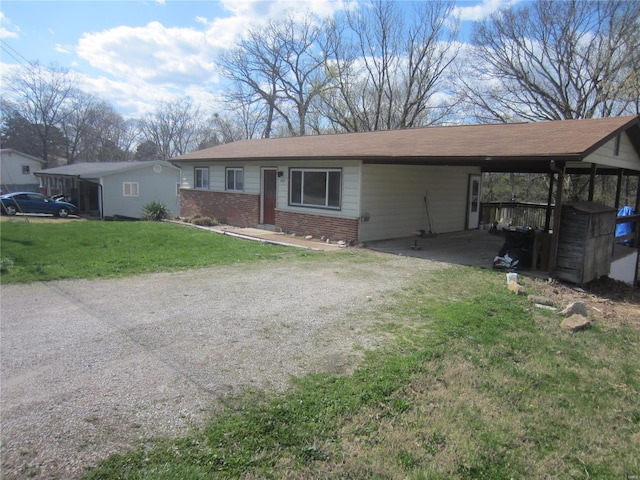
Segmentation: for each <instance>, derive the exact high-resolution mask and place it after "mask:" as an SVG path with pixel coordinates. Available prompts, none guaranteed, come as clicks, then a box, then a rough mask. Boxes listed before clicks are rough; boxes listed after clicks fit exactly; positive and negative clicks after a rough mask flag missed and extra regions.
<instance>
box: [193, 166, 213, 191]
mask: <svg viewBox="0 0 640 480" xmlns="http://www.w3.org/2000/svg"><path fill="white" fill-rule="evenodd" d="M194 177H195V178H194V182H193V184H194V187H195V188H202V189H205V190H208V189H209V167H196V168H195V170H194Z"/></svg>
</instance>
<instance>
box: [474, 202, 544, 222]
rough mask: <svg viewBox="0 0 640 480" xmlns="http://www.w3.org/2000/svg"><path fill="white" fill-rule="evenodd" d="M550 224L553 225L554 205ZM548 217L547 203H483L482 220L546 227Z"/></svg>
mask: <svg viewBox="0 0 640 480" xmlns="http://www.w3.org/2000/svg"><path fill="white" fill-rule="evenodd" d="M550 215H551V216H550V218H549V225H553V206H552V207H551V213H550ZM546 217H547V205H546V204H539V203H520V202H488V203H483V204H482V218H481V220H482V222H483V223H484V224H492V223H494V222H501V221H506V222H508V223H510V224H511V225H512V226H514V227H519V226H528V227H532V228H544V226H545V222H546Z"/></svg>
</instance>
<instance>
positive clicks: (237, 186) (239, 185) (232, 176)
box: [227, 168, 244, 192]
mask: <svg viewBox="0 0 640 480" xmlns="http://www.w3.org/2000/svg"><path fill="white" fill-rule="evenodd" d="M227 190H230V191H233V192H242V191H243V190H244V172H243V170H242V169H241V168H227Z"/></svg>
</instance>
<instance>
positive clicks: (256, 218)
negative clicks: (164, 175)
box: [180, 188, 260, 227]
mask: <svg viewBox="0 0 640 480" xmlns="http://www.w3.org/2000/svg"><path fill="white" fill-rule="evenodd" d="M192 215H202V216H205V217H211V218H215V219H217V220H218V221H224V222H226V223H227V224H229V225H234V226H237V227H256V226H258V224H259V223H260V195H253V194H248V193H229V192H212V191H207V190H191V189H186V188H185V189H181V190H180V216H182V217H190V216H192Z"/></svg>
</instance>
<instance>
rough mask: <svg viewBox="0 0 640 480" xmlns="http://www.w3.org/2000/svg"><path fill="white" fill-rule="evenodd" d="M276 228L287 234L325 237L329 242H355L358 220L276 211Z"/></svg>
mask: <svg viewBox="0 0 640 480" xmlns="http://www.w3.org/2000/svg"><path fill="white" fill-rule="evenodd" d="M276 226H277V227H280V228H281V229H282V231H284V232H287V233H296V234H298V235H313V236H314V237H315V238H321V237H323V236H324V237H327V238H330V239H331V240H334V241H336V240H345V241H347V242H348V241H351V240H357V239H358V219H351V218H341V217H330V216H328V215H317V214H310V213H300V212H289V211H284V210H277V209H276Z"/></svg>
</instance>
